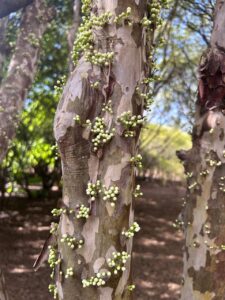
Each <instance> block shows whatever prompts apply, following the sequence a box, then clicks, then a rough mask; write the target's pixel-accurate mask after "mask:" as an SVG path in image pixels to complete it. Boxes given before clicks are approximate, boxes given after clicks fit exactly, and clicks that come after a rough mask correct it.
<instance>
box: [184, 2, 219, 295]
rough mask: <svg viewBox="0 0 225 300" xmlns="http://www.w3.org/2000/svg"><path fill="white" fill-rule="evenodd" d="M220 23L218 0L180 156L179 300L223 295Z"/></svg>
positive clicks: (202, 58)
mask: <svg viewBox="0 0 225 300" xmlns="http://www.w3.org/2000/svg"><path fill="white" fill-rule="evenodd" d="M224 19H225V3H224V2H223V1H217V2H216V6H215V15H214V26H213V31H212V35H211V39H210V42H209V47H208V49H207V50H206V51H205V52H204V53H203V54H202V57H201V60H200V64H199V83H198V99H197V103H196V117H195V127H194V130H193V147H192V149H191V150H190V151H188V152H184V151H180V152H178V156H179V157H180V158H181V159H182V160H183V161H184V166H185V169H186V175H187V177H188V191H187V197H186V207H185V211H184V226H185V248H184V281H183V287H182V296H181V299H183V300H187V299H190V300H191V299H193V300H194V299H209V300H210V299H214V300H220V299H223V298H224V293H225V286H224V249H225V234H224V232H225V218H224V205H225V204H224V201H225V197H224V191H225V189H224V180H225V160H224V153H225V151H224V149H225V148H224V130H225V118H224V108H225V103H224V96H225V83H224V82H225V81H224V73H225V68H224V61H225V54H224V51H225V50H224V49H225V40H224Z"/></svg>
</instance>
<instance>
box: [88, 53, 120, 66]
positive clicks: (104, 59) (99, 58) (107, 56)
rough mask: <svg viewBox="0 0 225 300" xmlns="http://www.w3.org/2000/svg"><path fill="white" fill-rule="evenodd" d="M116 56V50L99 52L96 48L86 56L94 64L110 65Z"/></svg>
mask: <svg viewBox="0 0 225 300" xmlns="http://www.w3.org/2000/svg"><path fill="white" fill-rule="evenodd" d="M113 57H114V52H98V51H97V50H94V51H93V52H86V54H85V58H86V60H87V61H89V62H91V63H92V64H93V65H104V66H106V67H107V66H109V65H110V63H111V62H112V60H113Z"/></svg>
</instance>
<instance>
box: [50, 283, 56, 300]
mask: <svg viewBox="0 0 225 300" xmlns="http://www.w3.org/2000/svg"><path fill="white" fill-rule="evenodd" d="M48 290H49V292H50V293H51V294H52V295H53V298H54V299H57V297H58V291H57V287H56V285H55V284H49V286H48Z"/></svg>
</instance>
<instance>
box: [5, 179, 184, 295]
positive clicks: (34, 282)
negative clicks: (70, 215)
mask: <svg viewBox="0 0 225 300" xmlns="http://www.w3.org/2000/svg"><path fill="white" fill-rule="evenodd" d="M143 191H144V194H145V197H144V198H143V199H140V200H137V201H136V220H137V221H138V223H139V224H140V226H141V228H142V231H141V232H140V233H138V235H137V236H136V238H135V242H134V268H133V271H134V281H135V283H136V285H137V288H136V290H135V293H134V295H135V296H134V299H135V300H160V299H169V300H175V299H179V289H180V285H179V284H180V279H181V269H182V257H181V247H182V235H181V233H178V232H177V231H175V230H174V229H173V227H172V222H173V221H174V219H175V218H176V217H177V214H178V213H179V210H180V205H181V197H182V195H183V193H184V190H183V189H181V188H178V187H176V186H169V187H161V186H159V185H156V184H150V183H148V184H147V183H144V184H143ZM50 211H51V205H50V206H44V207H42V208H39V207H37V206H35V205H29V207H27V208H26V210H23V211H21V212H20V213H19V214H18V215H16V216H13V217H11V218H8V219H5V220H0V228H1V229H0V266H1V267H3V269H4V272H5V276H6V281H7V284H8V290H9V294H10V300H50V299H52V297H51V296H50V295H49V293H48V284H49V270H48V267H47V266H44V267H42V268H41V269H40V270H39V271H38V272H37V273H34V272H33V270H32V264H33V262H34V260H35V258H36V256H37V253H38V252H39V251H40V248H41V246H42V244H43V242H44V241H45V239H46V237H47V236H48V232H49V224H50V222H51V217H50ZM85 300H89V299H85ZM90 300H91V299H90Z"/></svg>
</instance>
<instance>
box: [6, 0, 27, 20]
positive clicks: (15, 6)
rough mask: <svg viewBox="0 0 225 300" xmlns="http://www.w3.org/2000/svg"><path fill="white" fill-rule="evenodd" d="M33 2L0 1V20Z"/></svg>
mask: <svg viewBox="0 0 225 300" xmlns="http://www.w3.org/2000/svg"><path fill="white" fill-rule="evenodd" d="M32 2H33V0H10V1H9V0H0V18H3V17H5V16H8V15H9V14H10V13H12V12H15V11H17V10H19V9H21V8H24V7H26V6H27V5H29V4H31V3H32Z"/></svg>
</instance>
